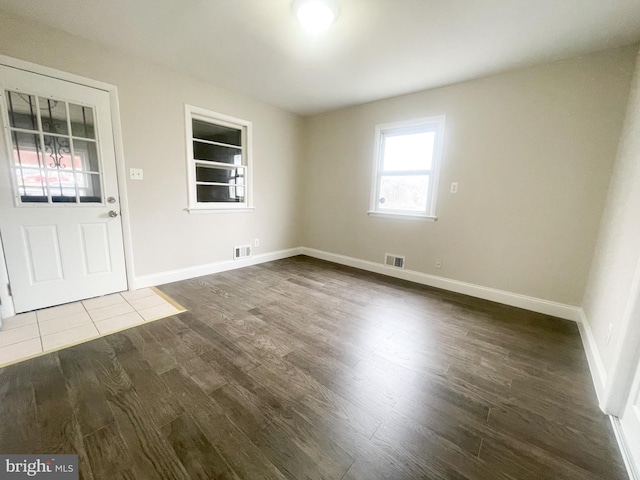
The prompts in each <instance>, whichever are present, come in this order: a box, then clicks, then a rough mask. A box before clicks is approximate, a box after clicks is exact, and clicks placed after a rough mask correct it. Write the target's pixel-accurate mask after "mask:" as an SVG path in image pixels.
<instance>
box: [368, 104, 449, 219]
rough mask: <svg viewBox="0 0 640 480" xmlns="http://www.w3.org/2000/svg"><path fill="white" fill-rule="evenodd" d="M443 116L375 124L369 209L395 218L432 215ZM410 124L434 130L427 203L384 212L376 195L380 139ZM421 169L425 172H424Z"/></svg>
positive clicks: (380, 153)
mask: <svg viewBox="0 0 640 480" xmlns="http://www.w3.org/2000/svg"><path fill="white" fill-rule="evenodd" d="M445 124H446V116H445V115H437V116H433V117H425V118H416V119H411V120H404V121H399V122H393V123H384V124H379V125H376V127H375V135H374V142H375V143H374V150H373V169H372V183H371V195H370V198H369V212H368V213H371V212H375V213H378V214H384V215H392V214H394V213H395V215H397V216H398V217H404V216H412V217H413V216H416V215H422V216H424V217H427V218H434V219H435V218H436V203H437V201H438V184H439V183H440V170H441V167H442V165H441V164H442V158H443V151H444V132H445ZM412 127H416V128H417V127H424V128H426V129H428V130H429V131H433V132H435V139H434V144H433V157H432V165H431V169H430V170H429V171H428V172H429V186H428V190H427V193H428V196H427V204H426V205H425V210H424V211H423V212H420V213H418V214H414V213H413V212H410V211H400V210H396V211H395V212H385V211H383V210H379V209H378V199H379V197H380V177H381V176H382V173H381V172H382V163H383V160H384V155H383V153H382V146H383V143H384V142H383V139H384V138H385V135H387V134H394V133H398V132H399V131H403V130H409V129H411V128H412ZM426 172H427V171H426V170H425V174H426ZM407 174H411V175H415V174H417V172H415V171H414V172H407Z"/></svg>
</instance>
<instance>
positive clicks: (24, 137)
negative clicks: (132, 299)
mask: <svg viewBox="0 0 640 480" xmlns="http://www.w3.org/2000/svg"><path fill="white" fill-rule="evenodd" d="M0 97H1V100H0V107H1V110H2V116H1V119H0V125H1V127H2V135H0V236H1V239H2V245H3V248H4V254H5V259H6V264H7V270H8V273H9V281H10V285H11V291H12V296H13V302H14V307H15V311H16V313H20V312H25V311H28V310H34V309H37V308H43V307H48V306H52V305H59V304H62V303H67V302H72V301H76V300H80V299H84V298H90V297H95V296H99V295H104V294H107V293H113V292H118V291H122V290H126V288H127V280H126V270H125V262H124V249H123V241H122V224H121V221H120V215H119V213H120V200H119V197H118V181H117V176H116V161H115V151H114V141H113V130H112V124H111V109H110V102H109V93H108V92H106V91H103V90H98V89H95V88H91V87H87V86H82V85H78V84H75V83H71V82H66V81H63V80H59V79H55V78H51V77H48V76H44V75H39V74H36V73H31V72H26V71H24V70H19V69H16V68H12V67H7V66H2V65H0Z"/></svg>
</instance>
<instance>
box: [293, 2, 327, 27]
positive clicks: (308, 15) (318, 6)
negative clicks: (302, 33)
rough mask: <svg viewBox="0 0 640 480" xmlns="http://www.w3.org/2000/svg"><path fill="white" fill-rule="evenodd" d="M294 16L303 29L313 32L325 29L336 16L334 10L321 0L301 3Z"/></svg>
mask: <svg viewBox="0 0 640 480" xmlns="http://www.w3.org/2000/svg"><path fill="white" fill-rule="evenodd" d="M296 16H297V17H298V20H299V21H300V23H301V24H302V26H303V27H304V28H305V30H307V31H309V32H311V33H313V34H318V33H322V32H324V31H325V30H327V29H328V28H329V27H330V26H331V24H332V23H333V21H334V20H335V18H336V14H335V12H334V10H333V9H332V8H331V7H330V6H329V5H328V4H327V3H325V2H323V1H321V0H309V1H307V2H304V3H302V4H301V5H300V6H299V7H298V11H297V12H296Z"/></svg>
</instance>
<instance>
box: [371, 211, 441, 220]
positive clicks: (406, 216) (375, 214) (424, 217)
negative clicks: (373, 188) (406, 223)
mask: <svg viewBox="0 0 640 480" xmlns="http://www.w3.org/2000/svg"><path fill="white" fill-rule="evenodd" d="M367 214H368V215H369V216H370V217H379V218H397V219H403V220H421V221H424V222H435V221H436V220H438V217H434V216H432V215H424V214H420V213H391V212H375V211H371V210H369V211H368V212H367Z"/></svg>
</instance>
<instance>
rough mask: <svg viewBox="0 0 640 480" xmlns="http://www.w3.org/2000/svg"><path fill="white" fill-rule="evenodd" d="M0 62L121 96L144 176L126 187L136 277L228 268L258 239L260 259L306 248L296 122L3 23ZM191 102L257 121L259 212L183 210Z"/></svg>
mask: <svg viewBox="0 0 640 480" xmlns="http://www.w3.org/2000/svg"><path fill="white" fill-rule="evenodd" d="M0 54H4V55H8V56H11V57H15V58H19V59H22V60H26V61H30V62H33V63H36V64H40V65H44V66H48V67H52V68H56V69H59V70H63V71H66V72H70V73H74V74H77V75H81V76H84V77H88V78H91V79H95V80H100V81H102V82H107V83H110V84H113V85H116V86H117V87H118V93H119V100H120V112H121V119H122V134H123V142H124V155H125V161H126V167H127V171H128V168H129V167H135V168H142V169H143V170H144V180H143V181H137V182H136V181H128V184H127V189H128V195H129V205H130V211H131V228H132V237H133V254H134V264H135V273H136V276H144V275H149V274H154V273H161V272H166V271H171V270H175V269H181V268H188V267H192V266H198V265H203V264H207V263H212V262H217V261H222V260H230V259H231V258H232V247H233V245H238V244H247V243H252V242H253V239H254V238H260V242H261V243H260V248H259V249H256V251H255V253H263V252H273V251H277V250H281V249H287V248H292V247H297V246H299V244H300V236H299V214H300V211H299V210H300V209H299V202H298V198H299V194H300V192H299V181H298V178H299V176H300V174H299V168H300V165H301V162H300V158H299V153H300V148H299V145H300V141H299V139H300V138H301V126H302V121H301V119H300V118H299V117H298V116H296V115H293V114H290V113H286V112H283V111H282V110H279V109H277V108H274V107H272V106H269V105H266V104H264V103H261V102H259V101H255V100H252V99H249V98H247V97H244V96H241V95H238V94H234V93H232V92H229V91H226V90H222V89H219V88H216V87H215V86H213V85H210V84H207V83H204V82H200V81H197V80H194V79H193V78H189V77H186V76H184V75H181V74H180V73H176V72H172V71H169V70H166V69H163V68H160V67H157V66H154V65H151V64H148V63H146V62H145V61H144V60H141V59H137V58H134V57H131V56H127V55H124V54H121V53H118V52H115V51H113V50H109V49H106V48H104V47H101V46H99V45H97V44H94V43H92V42H88V41H86V40H82V39H79V38H77V37H73V36H70V35H68V34H66V33H63V32H61V31H56V30H52V29H51V28H49V27H44V26H42V25H38V24H34V23H31V22H28V21H26V20H24V19H20V18H16V17H12V16H10V15H5V14H2V15H0ZM185 103H188V104H192V105H195V106H198V107H202V108H207V109H210V110H213V111H217V112H220V113H224V114H227V115H232V116H235V117H240V118H243V119H245V120H249V121H252V122H253V126H254V130H253V131H254V145H253V154H254V162H253V164H254V172H255V176H254V198H255V202H254V203H255V207H256V208H255V212H253V213H241V214H229V213H223V214H198V215H196V214H189V213H187V212H186V211H185V208H186V207H187V178H186V160H185V155H186V154H185V126H184V104H185Z"/></svg>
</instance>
